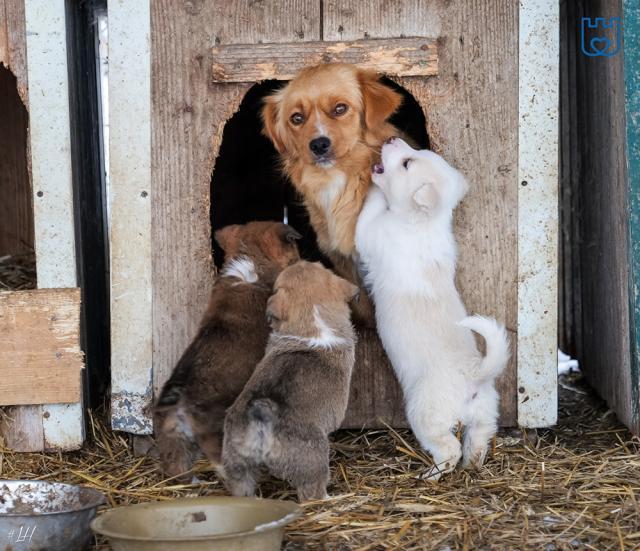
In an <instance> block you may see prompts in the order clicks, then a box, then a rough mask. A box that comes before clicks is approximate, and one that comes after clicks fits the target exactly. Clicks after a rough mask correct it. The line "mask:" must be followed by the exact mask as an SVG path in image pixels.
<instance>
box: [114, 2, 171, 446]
mask: <svg viewBox="0 0 640 551" xmlns="http://www.w3.org/2000/svg"><path fill="white" fill-rule="evenodd" d="M108 21H109V165H110V166H109V192H108V193H109V198H108V201H109V237H110V239H109V242H110V255H111V263H110V264H111V424H112V426H113V428H114V429H117V430H122V431H126V432H131V433H134V434H150V433H151V432H152V426H151V418H150V411H149V409H150V408H149V407H148V406H150V405H151V402H152V400H153V386H152V367H151V366H152V335H153V326H152V309H151V306H152V305H151V193H152V192H153V190H152V189H151V51H150V40H151V28H150V27H151V16H150V5H149V0H136V1H135V2H133V1H129V0H126V1H125V0H113V1H109V3H108ZM157 246H161V244H158V245H157Z"/></svg>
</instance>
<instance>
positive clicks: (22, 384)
mask: <svg viewBox="0 0 640 551" xmlns="http://www.w3.org/2000/svg"><path fill="white" fill-rule="evenodd" d="M83 364H84V362H83V354H82V352H81V350H80V289H77V288H74V289H41V290H36V291H10V292H0V405H3V406H4V405H11V406H13V405H25V404H57V403H70V402H78V401H80V390H81V387H80V371H81V369H82V368H83Z"/></svg>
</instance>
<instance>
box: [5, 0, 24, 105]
mask: <svg viewBox="0 0 640 551" xmlns="http://www.w3.org/2000/svg"><path fill="white" fill-rule="evenodd" d="M26 45H27V41H26V30H25V16H24V0H0V64H3V65H4V66H5V67H7V68H8V69H9V70H10V71H11V72H12V73H13V74H14V76H15V77H16V80H17V87H18V94H19V95H20V99H21V100H22V102H23V103H24V104H25V106H27V107H28V98H27V48H26Z"/></svg>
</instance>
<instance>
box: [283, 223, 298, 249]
mask: <svg viewBox="0 0 640 551" xmlns="http://www.w3.org/2000/svg"><path fill="white" fill-rule="evenodd" d="M280 238H281V239H282V241H283V243H291V244H295V242H296V241H298V239H302V235H300V233H298V232H297V231H296V230H294V229H293V228H292V227H291V226H289V225H287V224H282V228H281V231H280Z"/></svg>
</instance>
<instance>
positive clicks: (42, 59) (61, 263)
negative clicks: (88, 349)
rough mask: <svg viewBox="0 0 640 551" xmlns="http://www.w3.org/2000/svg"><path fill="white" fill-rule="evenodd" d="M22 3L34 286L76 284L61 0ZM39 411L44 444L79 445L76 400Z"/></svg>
mask: <svg viewBox="0 0 640 551" xmlns="http://www.w3.org/2000/svg"><path fill="white" fill-rule="evenodd" d="M24 6H25V25H26V39H27V70H28V71H27V72H28V81H29V114H30V145H31V170H32V178H33V179H32V184H33V185H32V187H33V204H34V228H35V246H36V269H37V272H38V286H39V288H54V287H76V285H77V279H76V251H75V224H74V215H73V212H74V208H73V182H72V174H71V140H70V127H69V90H68V75H69V73H68V69H67V43H66V40H67V35H66V26H65V2H64V0H55V1H48V0H25V4H24ZM53 167H55V169H54V168H53ZM36 409H37V408H34V415H35V414H36V412H35V410H36ZM38 413H39V414H40V412H38ZM41 415H42V420H43V421H42V423H43V427H44V438H45V441H44V447H45V448H48V449H76V448H78V447H80V446H81V445H82V442H83V440H84V424H83V415H82V406H81V404H80V402H78V403H75V404H60V405H47V406H46V407H45V408H43V409H42V411H41ZM59 416H64V417H65V419H66V423H65V427H64V431H61V430H60V426H59V424H58V423H57V422H56V420H57V419H58V417H59Z"/></svg>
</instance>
